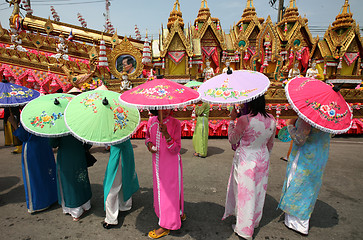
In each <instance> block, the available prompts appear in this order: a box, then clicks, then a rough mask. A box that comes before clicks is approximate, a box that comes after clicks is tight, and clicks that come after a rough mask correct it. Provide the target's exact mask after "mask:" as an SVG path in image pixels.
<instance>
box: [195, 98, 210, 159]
mask: <svg viewBox="0 0 363 240" xmlns="http://www.w3.org/2000/svg"><path fill="white" fill-rule="evenodd" d="M195 115H196V116H197V124H196V125H195V129H194V134H193V146H194V150H195V153H194V156H197V157H202V158H205V157H206V156H207V151H208V131H209V124H208V117H209V104H208V103H205V102H204V103H202V102H199V103H198V104H197V105H196V106H195Z"/></svg>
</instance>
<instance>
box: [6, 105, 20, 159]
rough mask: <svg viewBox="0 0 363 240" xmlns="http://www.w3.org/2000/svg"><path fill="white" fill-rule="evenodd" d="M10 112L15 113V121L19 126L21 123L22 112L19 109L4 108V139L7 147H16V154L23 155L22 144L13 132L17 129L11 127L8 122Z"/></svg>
mask: <svg viewBox="0 0 363 240" xmlns="http://www.w3.org/2000/svg"><path fill="white" fill-rule="evenodd" d="M10 111H11V112H12V113H13V115H14V118H15V121H16V122H17V124H19V122H20V111H19V107H11V108H9V107H6V108H4V119H3V120H4V137H5V146H11V145H14V146H15V151H13V152H14V153H21V151H22V142H21V141H20V140H19V138H17V137H16V136H14V135H13V132H14V131H15V129H14V128H13V126H11V123H10V122H9V121H8V118H9V117H10Z"/></svg>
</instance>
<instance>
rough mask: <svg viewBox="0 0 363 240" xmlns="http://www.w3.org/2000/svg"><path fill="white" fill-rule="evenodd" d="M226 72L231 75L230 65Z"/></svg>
mask: <svg viewBox="0 0 363 240" xmlns="http://www.w3.org/2000/svg"><path fill="white" fill-rule="evenodd" d="M227 74H228V75H231V74H232V69H231V67H230V66H228V70H227Z"/></svg>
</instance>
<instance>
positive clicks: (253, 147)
mask: <svg viewBox="0 0 363 240" xmlns="http://www.w3.org/2000/svg"><path fill="white" fill-rule="evenodd" d="M236 119H237V112H236V110H235V109H233V111H232V112H231V121H230V124H229V127H228V140H229V142H230V143H231V144H238V147H237V149H236V152H235V154H234V158H233V163H232V169H231V174H230V177H229V183H228V188H227V197H226V206H225V212H224V215H223V218H222V219H223V220H224V219H225V218H227V217H228V216H231V215H235V216H236V224H235V225H232V228H233V230H234V232H235V233H237V234H238V235H239V236H241V237H243V238H245V239H252V235H253V232H254V229H255V228H256V227H258V225H259V223H260V220H261V217H262V210H263V205H264V202H265V196H266V189H267V179H268V169H269V158H270V152H271V150H272V146H273V140H274V136H275V128H276V123H275V119H274V117H273V116H272V115H270V114H268V113H267V112H266V110H265V97H264V96H262V97H259V98H257V99H255V100H253V101H251V102H249V103H247V114H246V115H242V116H241V117H239V118H238V119H237V123H236V124H235V122H234V121H235V120H236Z"/></svg>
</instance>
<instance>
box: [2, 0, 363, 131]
mask: <svg viewBox="0 0 363 240" xmlns="http://www.w3.org/2000/svg"><path fill="white" fill-rule="evenodd" d="M11 3H12V4H13V5H14V10H13V13H12V14H11V16H10V18H9V21H10V29H4V28H3V27H1V24H0V74H1V75H2V76H4V77H5V78H7V79H8V80H9V81H12V82H16V83H17V84H20V85H24V86H28V87H31V88H34V89H37V90H39V91H41V92H42V93H44V94H46V93H53V92H56V91H57V90H58V89H60V88H61V89H62V90H63V91H64V92H66V91H68V90H69V89H70V88H72V87H77V88H83V89H84V90H89V89H90V88H91V89H92V86H93V85H97V82H100V81H101V82H102V83H103V84H105V85H106V86H107V87H108V88H109V89H110V90H113V91H118V92H120V91H121V92H122V91H123V87H122V86H123V85H122V82H121V79H122V76H123V75H127V76H128V80H129V81H130V83H131V85H130V86H131V87H132V86H135V85H138V84H141V83H143V82H145V81H147V79H148V78H149V79H150V78H151V76H152V73H156V74H160V75H164V76H165V78H168V79H172V80H174V81H177V82H179V83H186V82H188V81H189V80H191V79H192V80H197V81H204V80H205V78H206V71H205V70H206V69H212V70H211V72H210V73H209V74H212V75H217V74H220V73H222V72H223V71H225V69H226V68H227V66H229V67H230V68H232V69H233V70H239V69H249V70H254V71H259V72H262V73H264V74H266V76H268V77H269V79H270V81H271V87H270V89H269V90H268V92H267V93H266V99H267V108H268V110H269V111H270V112H271V113H273V114H274V115H275V116H276V117H278V118H280V119H284V118H289V117H291V116H292V115H295V113H294V112H293V111H292V109H291V107H290V106H289V104H288V102H287V100H286V97H285V92H284V89H283V82H284V81H286V80H288V79H289V78H291V77H292V76H297V75H302V76H305V74H306V72H307V70H308V69H309V68H311V65H312V63H313V62H314V66H315V65H316V69H317V72H318V74H316V78H317V79H320V80H322V81H326V82H328V83H332V84H342V88H343V89H342V90H341V93H342V95H343V96H344V97H345V99H346V100H347V102H348V103H349V104H350V105H351V107H352V108H353V113H354V117H355V118H356V119H358V122H362V121H361V120H359V119H360V118H363V111H362V110H361V109H360V106H361V103H362V102H363V91H361V90H359V89H355V88H356V86H357V85H359V84H361V82H362V79H363V76H362V67H363V63H362V62H361V57H362V56H363V55H362V54H363V41H362V37H361V35H360V31H359V25H358V24H357V23H356V22H355V20H354V18H353V13H352V12H351V9H350V6H349V1H348V0H345V1H344V2H342V4H343V6H342V8H341V10H340V11H339V13H338V15H337V17H336V19H335V21H334V22H333V23H332V24H331V26H329V28H328V29H327V30H326V33H325V34H324V36H323V37H319V36H317V37H315V38H313V37H312V35H311V33H310V30H309V27H308V19H307V18H306V17H301V15H300V13H299V11H298V6H297V5H296V0H290V2H289V5H288V7H287V8H286V10H285V14H284V16H283V18H282V19H281V21H280V22H278V23H274V22H273V21H272V20H271V17H270V16H268V17H267V19H263V18H259V17H258V11H256V8H255V7H254V3H253V0H246V7H245V8H244V9H243V6H241V10H240V11H241V12H242V16H241V19H236V22H237V23H234V24H233V26H231V27H230V28H229V32H225V31H224V30H223V29H222V23H221V22H220V20H219V18H217V17H216V16H213V14H212V13H211V11H210V9H209V7H208V2H207V0H201V3H200V8H199V11H198V14H197V16H196V18H195V19H194V21H193V22H191V23H190V24H185V21H184V19H183V14H182V10H181V9H182V6H181V5H180V2H179V0H175V2H174V4H173V5H171V6H170V8H171V12H170V15H169V17H168V18H167V16H165V17H166V18H167V21H168V22H167V24H166V27H164V26H162V28H161V30H160V33H159V36H158V37H157V38H154V39H151V41H150V42H149V40H148V39H145V41H142V40H137V39H133V38H131V37H126V36H119V35H117V32H116V33H114V34H111V33H110V32H109V31H106V32H101V31H96V30H93V29H89V28H87V27H86V25H82V26H75V25H71V24H67V23H63V22H60V21H56V20H50V19H44V18H40V17H37V16H33V15H32V13H31V11H27V14H26V16H25V17H24V18H21V17H20V15H19V11H20V9H19V4H20V0H13V1H11ZM337 12H338V11H337ZM207 63H208V65H207ZM129 66H131V67H129ZM150 74H151V75H150ZM95 80H98V81H95ZM92 83H94V84H92ZM128 86H129V85H128ZM192 108H193V107H192V106H191V107H186V108H185V109H182V110H183V111H180V112H179V113H178V114H177V117H179V118H180V119H181V120H182V121H188V120H190V116H191V110H192ZM211 109H212V110H213V111H211V114H210V116H211V117H210V119H211V120H212V121H214V120H215V121H217V122H216V123H215V124H216V125H218V124H219V125H218V126H217V127H216V128H218V127H219V128H221V129H222V128H223V129H224V130H223V131H226V129H227V128H226V126H227V124H228V123H227V121H226V122H223V121H224V120H225V119H226V117H227V115H228V111H227V110H226V109H224V108H223V106H211ZM143 117H144V118H147V115H146V114H143ZM218 121H219V122H218ZM221 122H222V123H221ZM185 124H187V123H185ZM362 128H363V123H362ZM185 129H186V130H188V129H189V130H190V129H191V126H189V125H188V126H187V125H185ZM213 131H215V130H213ZM213 131H212V133H213ZM221 131H222V130H221ZM212 135H213V134H212Z"/></svg>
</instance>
